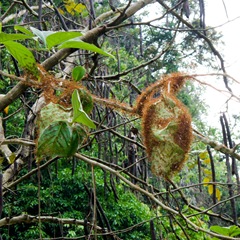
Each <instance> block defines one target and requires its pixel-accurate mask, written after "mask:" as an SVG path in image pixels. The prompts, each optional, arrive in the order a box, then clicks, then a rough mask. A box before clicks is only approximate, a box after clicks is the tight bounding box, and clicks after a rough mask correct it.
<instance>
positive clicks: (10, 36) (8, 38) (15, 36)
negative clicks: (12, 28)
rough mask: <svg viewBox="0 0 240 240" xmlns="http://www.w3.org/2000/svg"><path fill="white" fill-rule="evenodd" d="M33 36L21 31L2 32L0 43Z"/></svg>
mask: <svg viewBox="0 0 240 240" xmlns="http://www.w3.org/2000/svg"><path fill="white" fill-rule="evenodd" d="M27 38H32V36H28V35H25V34H21V33H16V34H11V33H3V32H1V33H0V43H4V42H6V41H14V40H22V39H27Z"/></svg>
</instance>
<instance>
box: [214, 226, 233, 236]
mask: <svg viewBox="0 0 240 240" xmlns="http://www.w3.org/2000/svg"><path fill="white" fill-rule="evenodd" d="M210 230H211V231H213V232H215V233H219V234H221V235H223V236H229V229H228V228H225V227H220V226H217V225H216V226H211V227H210Z"/></svg>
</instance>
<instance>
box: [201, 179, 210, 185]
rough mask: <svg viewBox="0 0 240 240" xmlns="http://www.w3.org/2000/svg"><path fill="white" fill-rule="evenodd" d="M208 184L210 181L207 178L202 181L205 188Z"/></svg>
mask: <svg viewBox="0 0 240 240" xmlns="http://www.w3.org/2000/svg"><path fill="white" fill-rule="evenodd" d="M209 182H210V179H209V178H208V177H205V178H204V179H203V183H204V184H203V186H207V185H208V184H207V183H209Z"/></svg>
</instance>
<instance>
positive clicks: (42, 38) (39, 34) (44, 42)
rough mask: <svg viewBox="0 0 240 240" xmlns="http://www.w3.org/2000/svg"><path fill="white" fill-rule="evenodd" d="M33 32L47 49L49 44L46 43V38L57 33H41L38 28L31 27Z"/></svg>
mask: <svg viewBox="0 0 240 240" xmlns="http://www.w3.org/2000/svg"><path fill="white" fill-rule="evenodd" d="M30 29H31V31H32V32H33V34H34V35H36V36H37V37H38V38H40V39H41V40H42V42H43V44H44V46H45V47H47V42H46V38H47V36H49V35H51V34H53V33H55V32H53V31H40V30H38V29H37V28H34V27H30Z"/></svg>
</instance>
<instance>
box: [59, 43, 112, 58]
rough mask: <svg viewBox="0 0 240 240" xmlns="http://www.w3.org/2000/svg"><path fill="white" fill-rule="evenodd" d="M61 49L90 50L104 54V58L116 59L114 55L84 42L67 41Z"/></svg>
mask: <svg viewBox="0 0 240 240" xmlns="http://www.w3.org/2000/svg"><path fill="white" fill-rule="evenodd" d="M61 48H79V49H84V50H88V51H92V52H96V53H99V54H102V55H104V56H108V57H112V58H114V59H115V57H114V56H113V55H112V54H110V53H107V52H105V51H103V50H102V49H101V48H98V47H96V46H95V45H94V44H90V43H86V42H83V41H67V42H64V43H63V44H61V45H60V46H59V49H61Z"/></svg>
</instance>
